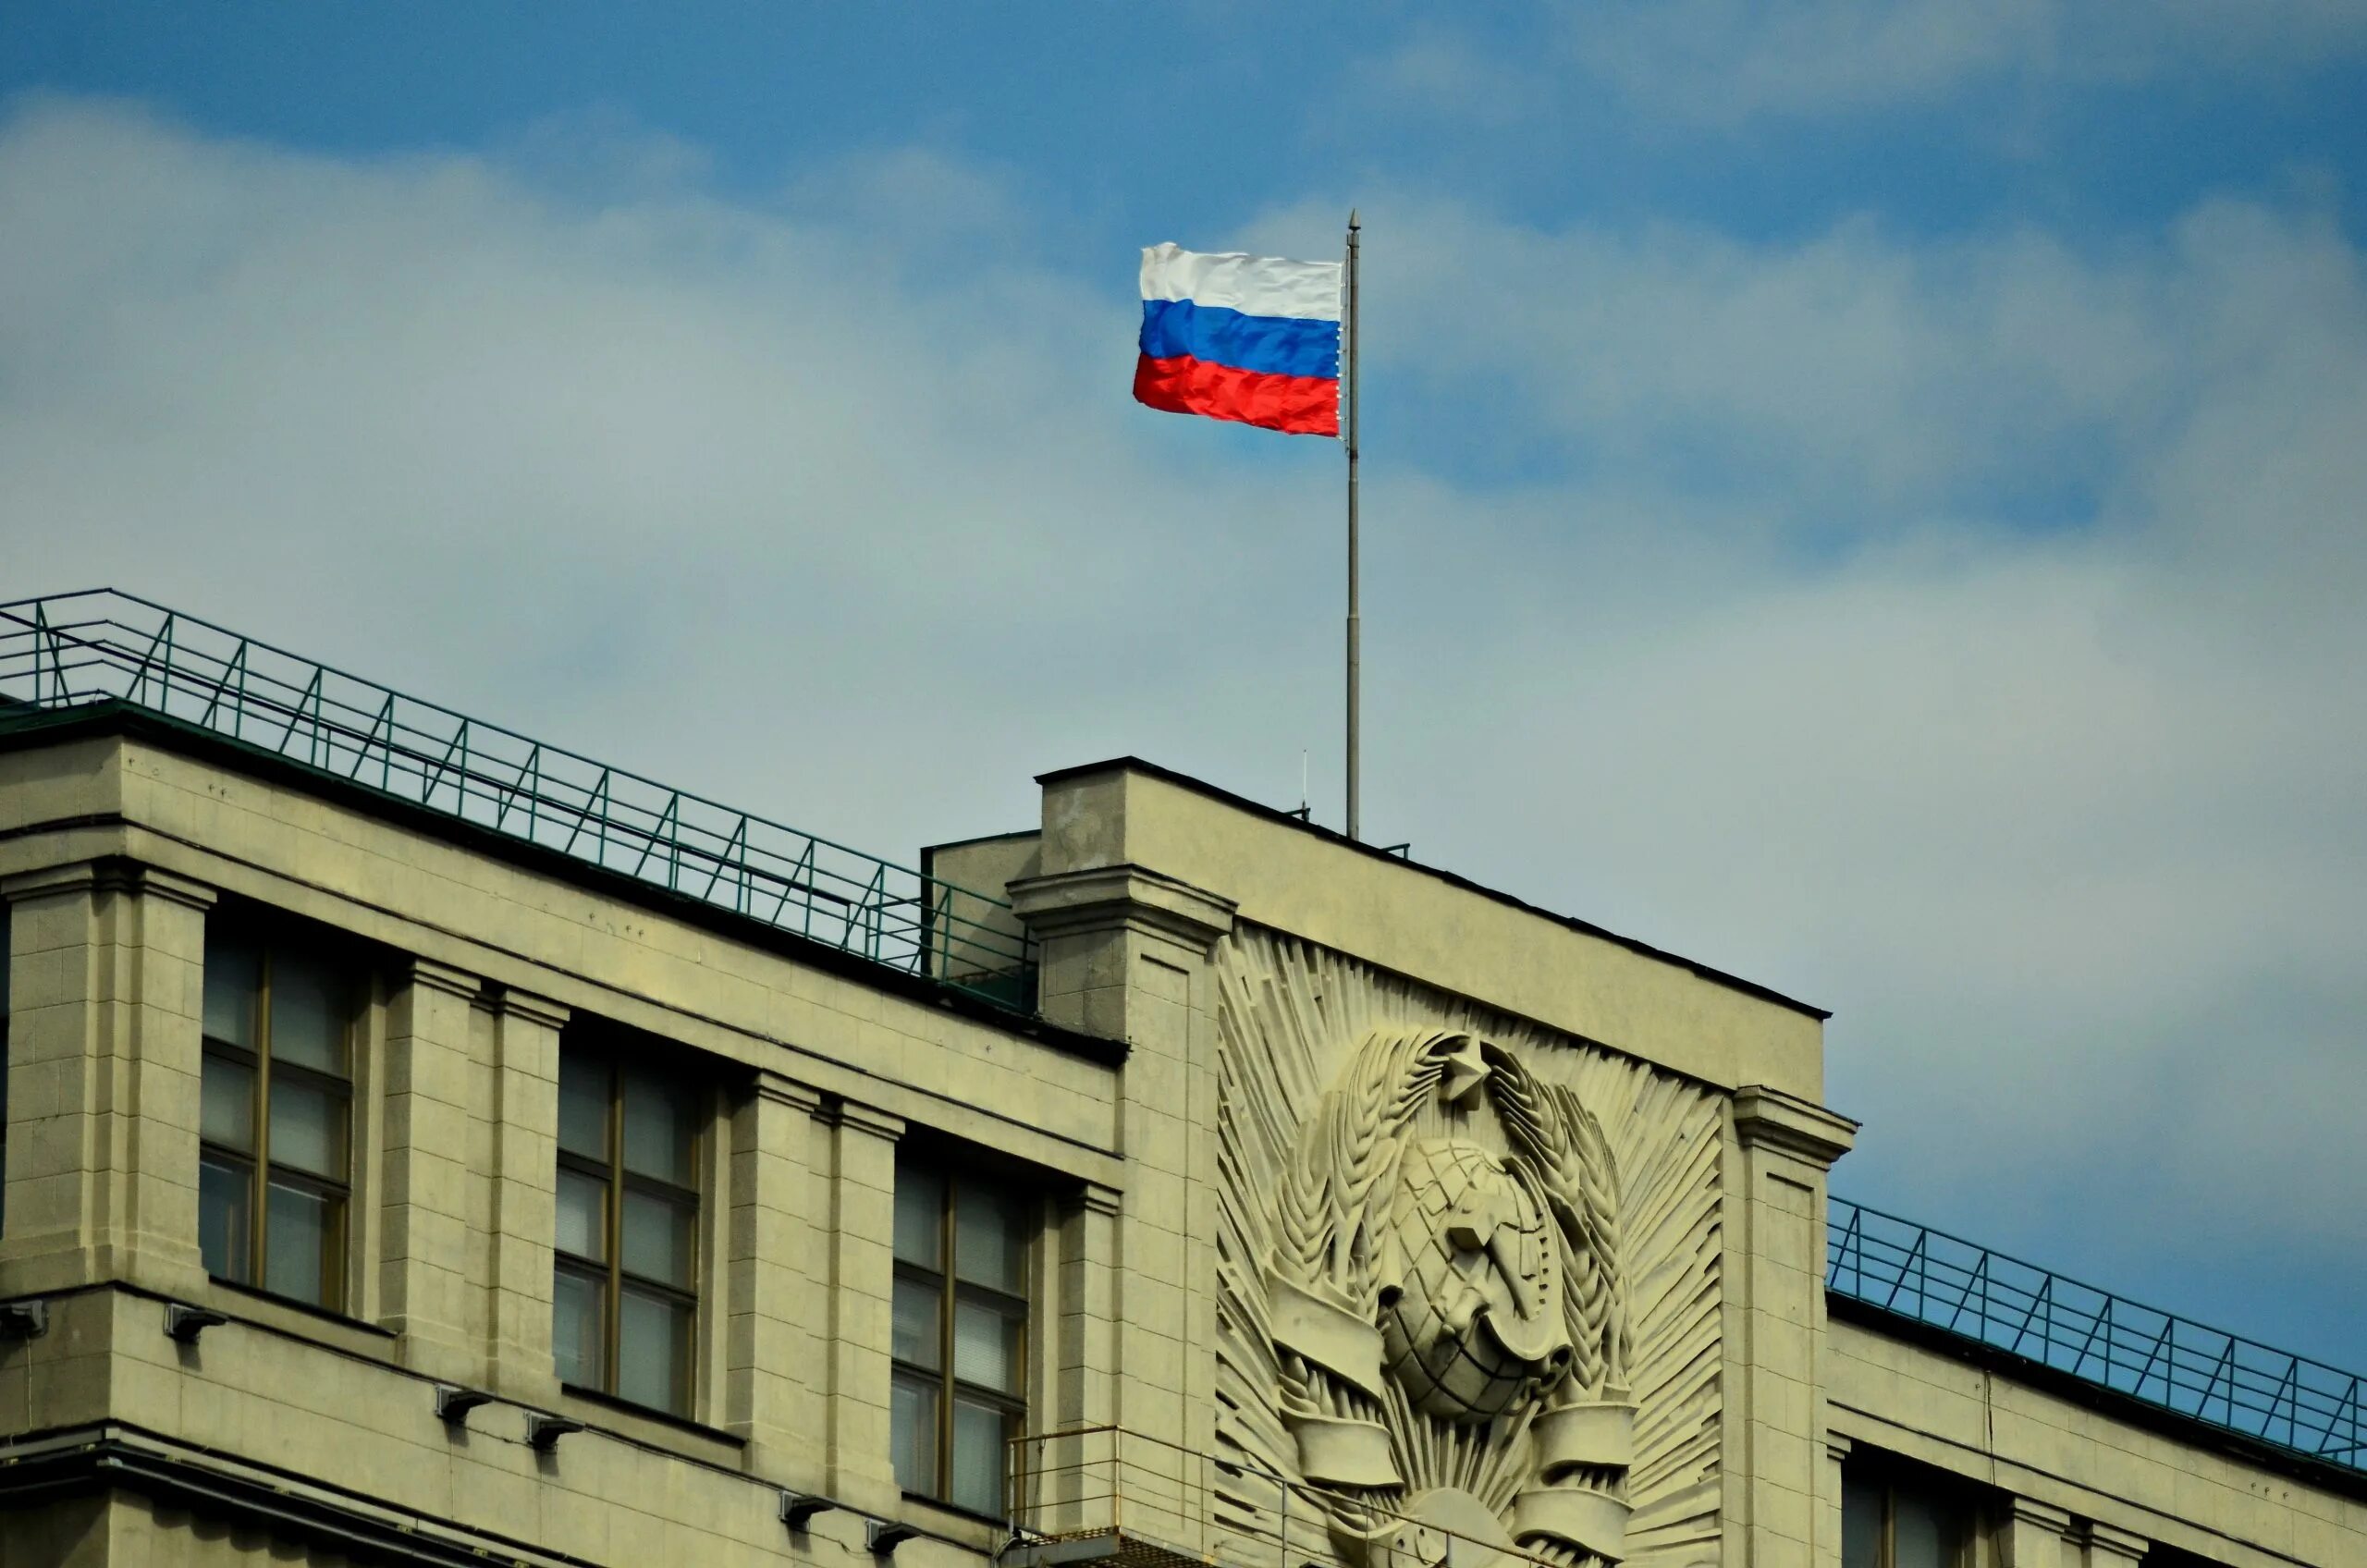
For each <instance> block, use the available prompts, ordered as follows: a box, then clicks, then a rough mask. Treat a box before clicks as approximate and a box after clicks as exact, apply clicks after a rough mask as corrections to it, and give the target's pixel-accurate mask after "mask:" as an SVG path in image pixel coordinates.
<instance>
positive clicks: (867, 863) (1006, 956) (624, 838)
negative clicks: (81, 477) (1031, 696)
mask: <svg viewBox="0 0 2367 1568" xmlns="http://www.w3.org/2000/svg"><path fill="white" fill-rule="evenodd" d="M95 704H117V705H122V706H129V707H132V708H138V709H141V710H142V711H144V712H146V713H149V714H153V715H157V716H160V717H164V718H166V719H168V720H171V721H173V722H174V723H177V724H179V725H182V726H186V727H189V728H191V729H201V730H204V731H207V732H209V733H211V734H214V735H217V736H221V737H224V738H226V739H227V740H229V741H234V742H236V743H238V744H239V745H240V746H244V747H247V748H250V749H251V750H254V751H258V752H264V753H270V754H271V755H273V756H276V757H279V758H282V759H284V760H286V761H288V762H291V763H295V764H297V765H299V766H302V767H304V768H306V769H309V770H311V771H312V772H313V773H316V774H319V775H321V776H323V777H325V778H336V779H338V780H341V781H343V782H344V783H346V784H348V785H359V786H361V787H362V788H363V789H366V790H372V791H374V793H377V794H380V795H385V796H388V797H390V798H392V799H395V800H399V801H402V802H407V803H409V804H411V805H414V806H423V807H425V808H427V809H428V810H430V811H434V812H436V813H439V814H441V815H446V816H448V817H451V818H454V819H455V820H458V821H461V822H466V823H469V824H472V825H473V826H474V827H480V828H484V829H488V830H490V831H492V832H494V833H497V834H500V835H502V836H504V837H506V838H509V839H517V840H519V841H521V842H522V843H528V844H533V845H536V846H538V847H540V848H542V849H545V850H549V851H557V852H558V853H559V854H562V855H565V856H567V857H569V858H570V859H572V860H576V861H580V862H582V863H583V864H587V865H593V866H597V867H599V868H600V869H602V870H604V871H607V872H612V873H616V874H619V875H621V876H628V877H631V878H632V879H634V880H636V881H640V882H644V883H648V884H651V885H653V886H656V887H659V888H666V889H667V890H668V891H669V892H672V893H677V894H681V895H683V896H685V897H688V898H691V899H694V900H698V901H699V902H701V903H705V904H709V905H713V906H714V907H716V908H718V909H724V910H729V911H730V912H731V913H734V914H738V915H742V916H745V917H747V918H748V919H751V920H754V921H759V922H761V923H763V924H764V925H769V926H772V927H775V928H776V929H779V930H783V931H791V932H794V933H796V934H797V935H799V936H801V937H810V938H812V939H813V940H815V941H817V942H823V943H827V944H828V945H829V946H831V947H833V948H837V949H841V950H843V951H846V952H850V953H854V954H858V955H860V956H861V957H863V958H865V959H868V960H870V961H871V962H875V963H878V964H883V965H885V966H887V967H889V968H891V969H896V970H900V971H901V972H903V973H905V974H914V975H920V976H924V977H926V978H929V979H933V980H937V981H939V982H942V983H943V984H945V985H948V986H954V987H956V988H958V989H960V990H963V991H966V992H969V993H971V994H973V995H976V996H979V997H983V998H987V1000H990V1001H993V1002H995V1003H997V1004H999V1005H1001V1006H1004V1007H1008V1008H1012V1009H1013V1010H1016V1011H1031V1010H1032V1009H1033V1007H1034V1005H1035V976H1036V954H1035V949H1034V947H1033V945H1032V942H1031V939H1030V938H1029V937H1027V936H1026V935H1025V934H1024V932H1023V931H1022V930H1021V928H1020V927H1019V925H1018V923H1017V922H1016V920H1014V919H1013V918H1012V915H1011V906H1010V905H1009V904H1007V903H1006V902H1004V901H1003V900H1000V899H996V898H993V897H990V896H988V895H987V894H985V893H978V892H974V891H972V890H970V889H969V888H959V887H956V886H954V885H953V884H952V883H950V882H945V881H940V880H938V879H937V878H935V877H930V876H923V875H922V874H921V873H919V872H917V871H909V870H906V869H905V868H903V867H901V866H899V865H896V864H891V863H889V862H888V861H883V860H879V859H877V858H876V857H874V856H871V855H867V854H865V853H863V852H862V851H858V850H851V849H848V848H847V847H845V846H844V845H842V844H836V843H833V842H831V841H830V840H829V839H820V838H816V837H815V836H814V835H813V834H810V833H802V832H800V831H798V830H797V829H796V828H794V827H783V826H782V825H781V824H779V823H777V822H771V821H768V820H767V819H766V818H764V817H761V816H756V815H751V814H750V813H747V812H743V811H737V810H734V809H732V808H731V807H730V806H725V805H719V804H717V802H713V801H709V800H706V799H704V798H702V797H700V796H697V795H693V794H689V793H687V792H685V791H683V790H676V789H671V788H669V787H668V786H666V785H663V784H659V783H656V782H654V781H652V780H650V779H647V778H642V777H641V776H639V775H638V774H633V773H628V772H626V771H624V770H623V769H621V768H616V767H610V766H606V765H605V764H601V763H597V762H594V761H592V760H591V759H590V758H587V757H583V756H579V755H577V754H576V753H573V752H568V751H562V750H560V749H559V748H558V747H556V746H550V745H546V744H544V743H543V742H541V741H533V740H529V739H527V738H526V737H525V736H522V735H520V734H518V733H516V732H515V731H513V730H509V729H502V728H501V727H499V726H498V725H492V724H487V723H485V722H484V721H483V720H481V719H472V718H469V717H464V716H462V715H460V714H457V713H454V712H453V711H451V710H450V709H449V708H445V707H439V706H438V705H436V704H434V703H428V702H423V701H421V700H420V699H419V698H416V697H410V696H405V695H404V694H402V693H401V692H394V691H391V690H389V689H387V688H386V687H383V686H380V685H377V684H375V683H374V682H372V681H369V680H362V679H361V678H360V677H358V676H352V675H348V674H346V673H345V672H344V671H342V670H338V669H334V668H330V667H329V666H327V665H324V664H320V663H317V662H315V661H313V660H312V659H307V658H304V657H301V656H300V655H295V654H290V653H287V652H285V651H283V650H281V649H278V648H275V647H273V646H271V645H270V644H268V643H259V642H256V641H255V640H254V639H252V638H251V637H244V636H240V635H239V633H237V632H235V631H226V630H224V629H223V628H221V627H218V626H215V625H214V624H212V623H211V622H208V621H202V620H199V619H196V618H195V617H193V616H186V615H180V614H178V613H176V612H175V611H172V610H169V609H166V608H165V607H164V606H160V605H153V604H151V603H149V602H148V601H146V600H144V599H139V598H134V597H133V596H131V595H130V594H118V593H117V592H115V591H114V590H112V589H99V590H93V591H91V592H87V593H80V594H55V595H53V596H50V597H47V598H37V599H22V600H18V601H16V602H14V603H9V604H0V729H8V728H22V727H24V726H27V725H32V724H40V723H43V722H46V721H48V720H49V719H51V718H53V717H55V716H56V715H58V714H59V713H61V712H63V711H66V710H78V709H87V708H90V707H92V706H93V705H95Z"/></svg>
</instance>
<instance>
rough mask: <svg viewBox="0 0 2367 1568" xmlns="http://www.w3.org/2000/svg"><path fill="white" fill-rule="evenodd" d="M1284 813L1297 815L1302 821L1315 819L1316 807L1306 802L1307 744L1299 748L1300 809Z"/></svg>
mask: <svg viewBox="0 0 2367 1568" xmlns="http://www.w3.org/2000/svg"><path fill="white" fill-rule="evenodd" d="M1282 815H1285V816H1294V817H1297V818H1298V819H1299V820H1300V821H1301V822H1312V821H1314V820H1315V808H1314V807H1313V806H1311V805H1308V804H1307V803H1306V747H1305V746H1301V747H1300V748H1299V749H1298V809H1297V810H1296V811H1290V812H1284V813H1283V814H1282Z"/></svg>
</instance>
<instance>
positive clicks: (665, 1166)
mask: <svg viewBox="0 0 2367 1568" xmlns="http://www.w3.org/2000/svg"><path fill="white" fill-rule="evenodd" d="M697 1137H698V1125H697V1121H696V1119H695V1117H694V1116H693V1106H692V1100H691V1096H690V1094H689V1092H688V1091H687V1090H685V1089H684V1087H683V1086H682V1085H681V1084H676V1083H674V1082H672V1081H671V1080H669V1079H666V1078H661V1077H659V1076H658V1075H657V1074H656V1073H654V1072H647V1071H646V1070H644V1069H642V1068H637V1067H629V1068H627V1069H625V1169H626V1170H631V1171H635V1172H637V1173H639V1174H641V1175H644V1176H655V1177H656V1178H657V1179H658V1180H660V1181H662V1182H673V1183H674V1184H675V1185H676V1186H678V1187H691V1186H696V1185H697V1184H698V1176H697V1173H696V1172H694V1171H693V1170H692V1169H691V1149H692V1145H693V1144H695V1143H696V1142H697Z"/></svg>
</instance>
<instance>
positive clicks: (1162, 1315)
mask: <svg viewBox="0 0 2367 1568" xmlns="http://www.w3.org/2000/svg"><path fill="white" fill-rule="evenodd" d="M1011 899H1012V907H1013V908H1014V909H1015V910H1016V911H1017V912H1018V914H1019V917H1020V919H1021V920H1023V921H1024V922H1025V923H1026V925H1027V926H1028V928H1029V929H1030V930H1031V931H1032V932H1034V933H1035V935H1036V937H1037V938H1038V940H1039V941H1040V942H1041V943H1042V947H1043V954H1044V957H1043V969H1042V978H1041V993H1040V994H1041V1001H1040V1004H1039V1005H1040V1007H1041V1009H1042V1011H1043V1012H1044V1014H1045V1016H1047V1017H1048V1018H1050V1019H1052V1020H1053V1021H1055V1022H1057V1023H1066V1024H1069V1025H1070V1026H1072V1027H1074V1028H1080V1029H1085V1030H1087V1031H1089V1032H1091V1033H1094V1034H1098V1035H1105V1036H1107V1037H1110V1038H1114V1039H1121V1040H1123V1041H1125V1042H1126V1044H1127V1047H1129V1049H1128V1055H1127V1059H1126V1065H1125V1067H1124V1069H1123V1070H1122V1073H1121V1075H1120V1079H1119V1092H1118V1104H1117V1140H1118V1147H1119V1149H1120V1151H1121V1152H1122V1154H1123V1155H1124V1157H1125V1160H1126V1180H1127V1188H1126V1192H1125V1194H1124V1195H1123V1197H1122V1199H1121V1200H1120V1204H1119V1212H1118V1214H1117V1215H1116V1216H1115V1224H1114V1227H1113V1233H1112V1234H1111V1236H1110V1294H1111V1303H1110V1305H1111V1309H1112V1313H1113V1317H1112V1322H1111V1327H1110V1330H1109V1339H1110V1348H1109V1355H1110V1366H1111V1368H1112V1377H1111V1378H1110V1387H1109V1408H1110V1413H1109V1415H1107V1416H1106V1417H1103V1419H1105V1420H1107V1421H1109V1422H1110V1423H1112V1424H1114V1425H1116V1426H1118V1427H1122V1428H1123V1430H1124V1431H1125V1433H1126V1434H1128V1437H1129V1439H1134V1440H1129V1441H1127V1442H1126V1443H1124V1444H1123V1445H1122V1452H1123V1464H1124V1467H1125V1471H1126V1474H1125V1475H1124V1476H1122V1477H1118V1478H1117V1479H1118V1480H1119V1482H1120V1485H1121V1487H1122V1490H1123V1491H1124V1493H1125V1496H1126V1518H1127V1522H1128V1525H1129V1527H1130V1528H1132V1529H1138V1530H1140V1531H1142V1532H1144V1533H1146V1534H1147V1535H1149V1536H1152V1537H1157V1538H1159V1539H1161V1540H1165V1541H1168V1542H1170V1543H1171V1544H1173V1545H1175V1546H1178V1547H1181V1548H1184V1549H1185V1550H1199V1549H1200V1548H1201V1547H1202V1546H1204V1545H1205V1537H1206V1536H1207V1532H1208V1520H1209V1519H1210V1518H1211V1516H1212V1513H1213V1507H1212V1504H1211V1501H1210V1499H1209V1498H1208V1496H1207V1495H1206V1488H1207V1486H1208V1480H1209V1477H1208V1475H1207V1474H1206V1473H1205V1471H1204V1466H1203V1465H1202V1464H1201V1463H1200V1461H1199V1460H1198V1459H1197V1458H1196V1457H1195V1456H1197V1455H1202V1454H1208V1453H1211V1452H1215V1448H1216V1390H1215V1379H1216V1352H1215V1344H1216V1296H1215V1291H1214V1286H1213V1281H1214V1280H1215V1278H1216V1271H1217V1260H1216V1242H1215V1236H1216V1210H1215V1205H1216V1193H1215V1186H1214V1182H1215V1179H1216V1171H1215V1170H1214V1166H1213V1157H1212V1151H1213V1149H1214V1147H1215V1145H1216V1111H1217V1090H1216V1082H1217V1080H1216V1071H1215V1065H1214V1064H1215V1060H1216V994H1215V992H1216V983H1215V977H1214V972H1213V969H1212V966H1211V962H1210V959H1211V955H1212V953H1213V951H1214V949H1215V947H1216V944H1217V943H1218V942H1219V941H1220V940H1221V939H1222V938H1223V937H1225V936H1226V935H1227V934H1228V933H1229V932H1231V930H1232V929H1233V909H1234V906H1233V900H1230V899H1227V898H1223V897H1221V896H1220V895H1218V894H1215V893H1212V892H1209V891H1208V890H1206V889H1204V888H1196V887H1193V886H1191V885H1190V884H1188V883H1185V882H1183V881H1180V880H1178V879H1176V878H1175V877H1172V876H1164V875H1162V874H1160V873H1159V872H1157V871H1154V870H1152V869H1150V868H1148V867H1147V866H1142V865H1134V864H1110V865H1093V866H1082V867H1076V868H1073V869H1058V868H1056V869H1054V870H1052V871H1050V872H1049V873H1048V874H1046V875H1044V876H1034V877H1028V878H1024V879H1023V880H1020V881H1016V882H1013V883H1012V884H1011ZM1098 1223H1100V1221H1099V1220H1098V1219H1097V1218H1096V1217H1094V1215H1093V1212H1092V1207H1091V1206H1090V1205H1088V1206H1087V1207H1086V1210H1085V1218H1084V1219H1081V1221H1080V1224H1081V1227H1082V1230H1083V1236H1082V1240H1083V1242H1084V1243H1085V1246H1087V1247H1088V1248H1090V1247H1091V1246H1093V1245H1095V1244H1096V1243H1097V1235H1096V1226H1097V1225H1098ZM1088 1256H1089V1254H1088ZM1091 1345H1092V1333H1091V1331H1088V1330H1085V1329H1080V1351H1079V1355H1080V1363H1079V1365H1080V1367H1081V1368H1082V1367H1083V1366H1085V1361H1086V1360H1087V1359H1089V1358H1090V1357H1091V1356H1092V1355H1093V1354H1094V1352H1093V1350H1092V1349H1091V1348H1090V1347H1091ZM1077 1387H1078V1390H1079V1392H1080V1394H1081V1395H1084V1396H1085V1397H1087V1398H1092V1397H1098V1391H1097V1385H1096V1381H1095V1379H1093V1378H1090V1377H1087V1376H1082V1375H1081V1376H1080V1377H1079V1378H1078V1379H1077ZM1141 1439H1147V1440H1141Z"/></svg>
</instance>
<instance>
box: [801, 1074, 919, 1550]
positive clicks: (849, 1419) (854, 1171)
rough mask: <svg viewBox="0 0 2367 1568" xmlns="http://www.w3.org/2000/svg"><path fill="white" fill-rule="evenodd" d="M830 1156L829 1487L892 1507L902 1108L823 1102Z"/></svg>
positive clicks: (873, 1505)
mask: <svg viewBox="0 0 2367 1568" xmlns="http://www.w3.org/2000/svg"><path fill="white" fill-rule="evenodd" d="M825 1114H826V1116H827V1118H828V1126H829V1133H830V1135H829V1147H830V1158H829V1163H828V1174H827V1176H826V1178H825V1180H826V1181H827V1182H828V1202H827V1207H826V1208H825V1213H826V1214H827V1215H828V1220H829V1231H828V1238H827V1241H826V1244H825V1249H824V1250H825V1253H826V1256H828V1268H829V1275H828V1280H829V1286H828V1299H829V1316H828V1319H827V1322H828V1342H827V1343H826V1344H825V1345H824V1346H823V1347H822V1354H821V1360H822V1365H823V1367H824V1371H825V1376H826V1378H827V1385H826V1398H825V1401H824V1411H825V1419H824V1421H823V1432H824V1441H825V1444H826V1446H827V1459H828V1475H829V1481H828V1493H829V1495H830V1496H832V1497H834V1498H836V1499H838V1500H839V1501H840V1502H841V1503H843V1504H845V1505H846V1506H848V1507H850V1508H856V1509H861V1510H864V1511H865V1512H868V1513H877V1514H883V1515H886V1516H888V1517H891V1518H892V1517H893V1516H894V1514H895V1511H896V1509H897V1506H898V1504H899V1503H900V1501H901V1498H902V1495H903V1494H902V1493H901V1491H900V1490H899V1488H897V1485H896V1470H895V1463H894V1459H893V1457H892V1454H891V1452H890V1444H889V1387H890V1383H891V1369H892V1366H893V1357H894V1351H895V1341H894V1333H893V1323H894V1319H893V1317H892V1316H891V1313H892V1308H893V1302H894V1298H895V1289H896V1254H895V1234H896V1141H897V1140H898V1139H899V1138H901V1137H902V1136H903V1135H904V1123H903V1120H902V1119H901V1117H896V1116H890V1115H889V1114H888V1113H887V1112H886V1111H884V1110H879V1109H875V1108H873V1107H870V1106H865V1105H857V1104H854V1103H852V1101H846V1102H840V1103H839V1104H836V1105H833V1106H828V1107H826V1108H825Z"/></svg>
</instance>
